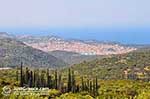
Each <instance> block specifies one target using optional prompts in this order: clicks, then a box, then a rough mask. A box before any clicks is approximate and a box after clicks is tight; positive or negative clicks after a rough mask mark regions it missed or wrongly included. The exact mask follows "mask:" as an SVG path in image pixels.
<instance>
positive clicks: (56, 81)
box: [55, 70, 58, 89]
mask: <svg viewBox="0 0 150 99" xmlns="http://www.w3.org/2000/svg"><path fill="white" fill-rule="evenodd" d="M55 89H58V79H57V70H55Z"/></svg>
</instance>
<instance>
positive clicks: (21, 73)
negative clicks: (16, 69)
mask: <svg viewBox="0 0 150 99" xmlns="http://www.w3.org/2000/svg"><path fill="white" fill-rule="evenodd" d="M22 65H23V63H22V62H21V67H20V87H23V67H22Z"/></svg>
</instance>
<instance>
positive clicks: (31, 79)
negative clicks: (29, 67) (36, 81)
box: [29, 71, 33, 87]
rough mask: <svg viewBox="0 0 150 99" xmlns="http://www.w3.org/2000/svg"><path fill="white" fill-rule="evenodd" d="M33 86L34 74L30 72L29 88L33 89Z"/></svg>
mask: <svg viewBox="0 0 150 99" xmlns="http://www.w3.org/2000/svg"><path fill="white" fill-rule="evenodd" d="M32 84H33V72H32V71H30V78H29V86H30V87H33V85H32Z"/></svg>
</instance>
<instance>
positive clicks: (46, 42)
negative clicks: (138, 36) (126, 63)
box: [17, 35, 136, 55]
mask: <svg viewBox="0 0 150 99" xmlns="http://www.w3.org/2000/svg"><path fill="white" fill-rule="evenodd" d="M17 39H19V40H20V41H22V42H24V43H25V44H27V45H28V46H32V47H33V48H36V49H40V50H42V51H45V52H50V51H56V50H61V51H67V52H75V53H79V54H82V55H111V54H123V53H128V52H132V51H134V50H136V48H134V47H129V46H124V45H121V44H120V43H116V42H100V41H95V40H85V41H84V40H75V39H67V40H66V39H63V38H60V37H57V36H29V35H22V36H18V37H17Z"/></svg>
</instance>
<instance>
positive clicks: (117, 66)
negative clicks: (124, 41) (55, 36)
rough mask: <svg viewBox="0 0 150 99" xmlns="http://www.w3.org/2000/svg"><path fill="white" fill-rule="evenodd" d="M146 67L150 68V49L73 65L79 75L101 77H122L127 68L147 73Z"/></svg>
mask: <svg viewBox="0 0 150 99" xmlns="http://www.w3.org/2000/svg"><path fill="white" fill-rule="evenodd" d="M146 67H148V68H150V49H140V50H137V51H135V52H131V53H128V54H123V55H114V56H110V57H107V58H103V59H96V60H93V61H90V62H83V63H80V64H76V65H73V66H72V68H73V69H74V70H75V71H76V74H78V75H88V76H89V75H92V76H96V75H97V76H98V77H99V78H101V79H112V78H113V79H118V78H120V79H121V78H122V76H123V75H124V71H125V70H127V69H130V70H131V72H134V71H135V73H139V74H140V73H143V74H145V73H146V72H144V68H146ZM66 70H67V69H66Z"/></svg>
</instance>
